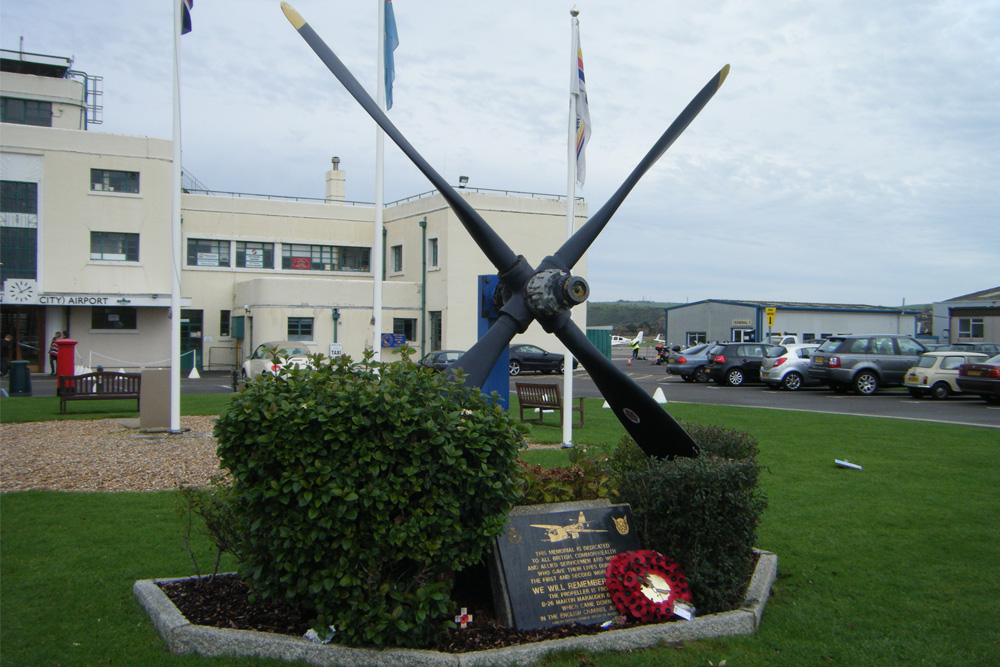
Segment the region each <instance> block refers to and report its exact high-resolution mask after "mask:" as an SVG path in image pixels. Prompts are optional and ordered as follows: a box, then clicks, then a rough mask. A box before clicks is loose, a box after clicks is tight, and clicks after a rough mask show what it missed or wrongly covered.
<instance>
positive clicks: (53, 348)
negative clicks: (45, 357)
mask: <svg viewBox="0 0 1000 667" xmlns="http://www.w3.org/2000/svg"><path fill="white" fill-rule="evenodd" d="M62 337H63V335H62V331H57V332H56V335H55V336H53V337H52V342H51V343H49V375H55V374H56V366H57V365H58V361H59V346H58V345H57V344H56V341H57V340H59V339H60V338H62Z"/></svg>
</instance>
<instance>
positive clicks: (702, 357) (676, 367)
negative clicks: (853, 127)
mask: <svg viewBox="0 0 1000 667" xmlns="http://www.w3.org/2000/svg"><path fill="white" fill-rule="evenodd" d="M711 347H712V344H711V343H701V344H700V345H695V346H693V347H689V348H687V349H684V350H679V351H676V352H671V353H669V354H668V355H667V372H668V373H670V374H671V375H680V376H681V379H683V380H684V381H685V382H708V380H709V377H708V373H707V372H705V367H706V366H707V365H708V350H709V348H711Z"/></svg>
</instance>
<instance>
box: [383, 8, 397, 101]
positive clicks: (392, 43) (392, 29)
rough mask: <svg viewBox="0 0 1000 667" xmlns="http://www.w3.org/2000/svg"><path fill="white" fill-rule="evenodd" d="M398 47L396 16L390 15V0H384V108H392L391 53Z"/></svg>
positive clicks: (394, 72)
mask: <svg viewBox="0 0 1000 667" xmlns="http://www.w3.org/2000/svg"><path fill="white" fill-rule="evenodd" d="M397 46H399V35H397V34H396V16H395V15H394V14H393V13H392V0H385V108H386V110H388V109H391V108H392V82H393V81H395V80H396V65H395V63H394V62H393V59H392V52H393V51H395V50H396V47H397Z"/></svg>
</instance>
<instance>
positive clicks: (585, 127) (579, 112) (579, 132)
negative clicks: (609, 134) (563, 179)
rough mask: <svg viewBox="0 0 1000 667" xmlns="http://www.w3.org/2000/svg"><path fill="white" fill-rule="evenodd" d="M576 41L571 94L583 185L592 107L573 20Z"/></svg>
mask: <svg viewBox="0 0 1000 667" xmlns="http://www.w3.org/2000/svg"><path fill="white" fill-rule="evenodd" d="M573 32H574V33H575V34H574V41H575V42H576V71H577V75H576V76H575V77H573V78H572V81H573V89H572V91H571V94H573V95H576V180H577V181H578V182H579V183H580V185H583V182H584V180H585V179H586V177H587V160H586V157H585V155H584V150H585V149H586V148H587V142H588V141H590V107H589V106H588V105H587V82H586V80H585V78H584V76H583V49H582V48H581V47H580V24H579V22H578V21H574V22H573Z"/></svg>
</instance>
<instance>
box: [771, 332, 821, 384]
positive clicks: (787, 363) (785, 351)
mask: <svg viewBox="0 0 1000 667" xmlns="http://www.w3.org/2000/svg"><path fill="white" fill-rule="evenodd" d="M818 348H819V345H809V344H803V343H796V344H787V345H776V346H770V347H767V348H765V350H764V361H763V362H761V365H760V379H761V382H763V383H764V384H766V385H768V386H769V387H782V388H784V389H787V390H788V391H798V390H799V389H801V388H802V387H804V386H806V385H810V384H819V383H820V382H819V380H817V379H816V378H814V377H813V376H811V375H809V358H810V357H811V356H812V353H813V352H814V351H815V350H817V349H818Z"/></svg>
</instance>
